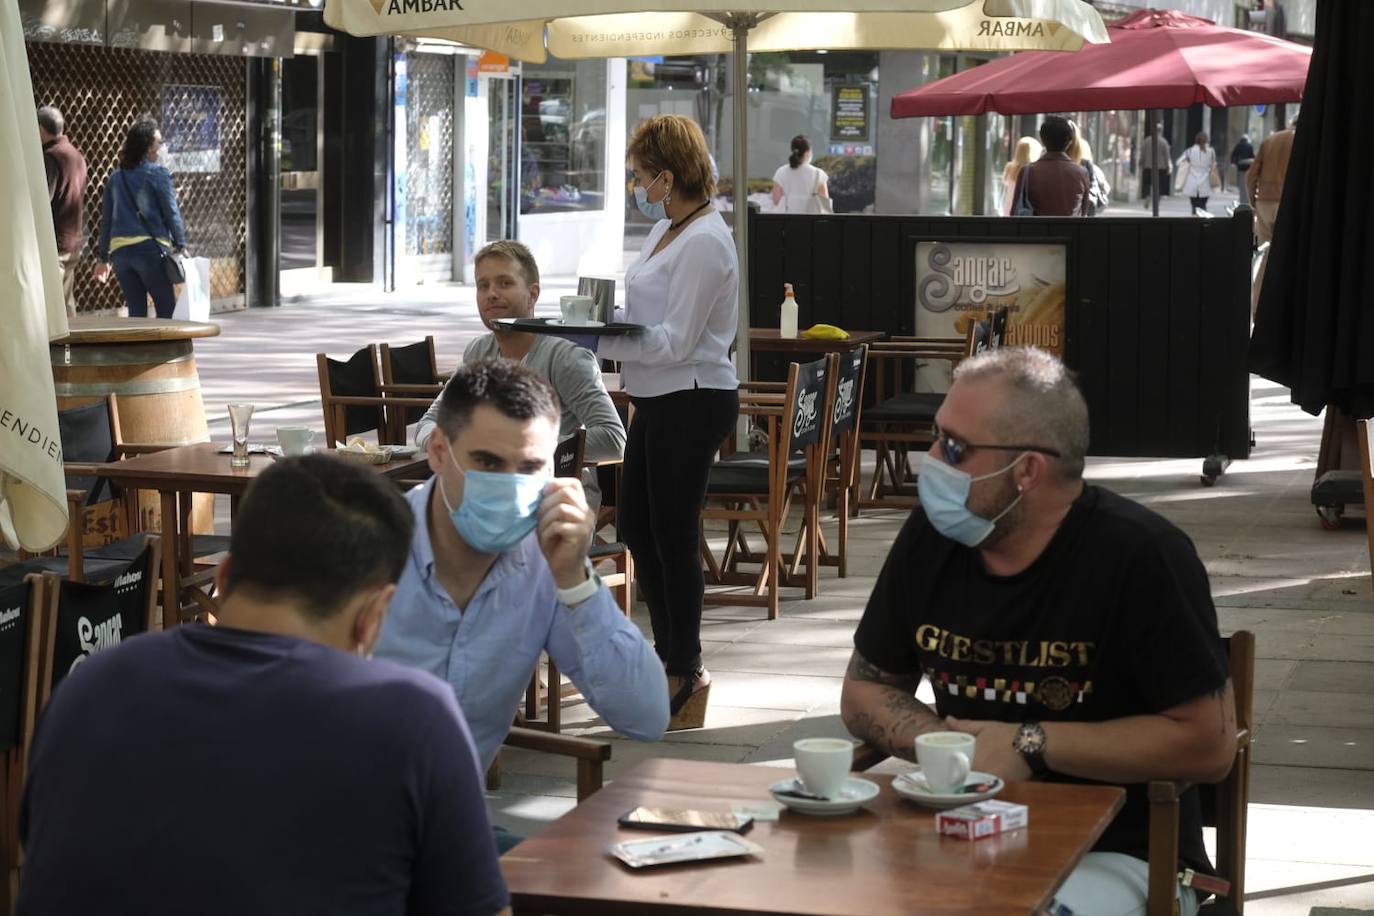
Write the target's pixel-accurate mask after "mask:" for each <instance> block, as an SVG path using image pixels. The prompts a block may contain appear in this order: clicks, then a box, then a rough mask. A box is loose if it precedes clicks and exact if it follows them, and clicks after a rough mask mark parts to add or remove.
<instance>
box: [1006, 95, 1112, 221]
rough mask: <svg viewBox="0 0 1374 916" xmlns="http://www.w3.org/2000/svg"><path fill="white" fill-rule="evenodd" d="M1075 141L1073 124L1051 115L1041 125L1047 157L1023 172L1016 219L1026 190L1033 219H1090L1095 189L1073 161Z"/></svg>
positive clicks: (1015, 200)
mask: <svg viewBox="0 0 1374 916" xmlns="http://www.w3.org/2000/svg"><path fill="white" fill-rule="evenodd" d="M1072 139H1073V129H1072V128H1071V127H1069V122H1068V121H1066V120H1064V119H1063V118H1061V117H1059V116H1058V115H1050V116H1049V117H1047V118H1045V120H1044V121H1043V122H1042V123H1041V124H1040V142H1041V143H1043V144H1045V153H1044V155H1043V156H1041V157H1040V158H1039V159H1037V160H1035V162H1033V163H1031V164H1030V165H1028V166H1026V167H1025V168H1023V169H1022V170H1021V174H1020V175H1019V176H1018V177H1017V179H1016V188H1015V190H1014V191H1012V198H1011V199H1012V201H1013V203H1012V211H1011V212H1012V215H1014V216H1025V215H1028V214H1025V213H1017V209H1016V208H1017V206H1018V205H1019V203H1020V200H1021V189H1022V188H1023V187H1024V188H1025V189H1026V199H1027V200H1028V201H1029V202H1030V205H1031V208H1032V210H1033V213H1031V214H1029V215H1032V216H1087V215H1088V189H1089V188H1090V187H1091V185H1092V181H1091V179H1090V178H1089V177H1088V175H1089V173H1088V170H1087V169H1085V168H1083V166H1081V165H1079V164H1078V163H1077V162H1074V161H1073V160H1072V159H1070V158H1069V156H1068V154H1067V153H1066V152H1065V150H1067V149H1068V147H1069V141H1070V140H1072Z"/></svg>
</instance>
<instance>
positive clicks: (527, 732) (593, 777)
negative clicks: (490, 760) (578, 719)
mask: <svg viewBox="0 0 1374 916" xmlns="http://www.w3.org/2000/svg"><path fill="white" fill-rule="evenodd" d="M505 744H506V746H507V747H517V748H522V749H524V750H527V751H540V752H542V753H546V754H557V755H558V756H560V757H572V758H574V759H575V760H576V761H577V800H578V802H582V801H585V800H586V799H587V798H588V797H589V796H591V795H592V794H594V793H595V792H596V791H597V790H598V789H600V788H601V785H602V783H603V782H604V781H605V776H604V772H603V768H604V767H605V764H606V761H607V760H610V759H611V745H610V743H609V742H606V741H598V740H596V739H595V738H579V737H577V736H575V735H560V734H556V733H554V732H546V731H539V730H537V729H533V728H522V727H520V726H518V725H517V726H514V727H512V728H511V730H510V731H509V732H507V734H506V740H505Z"/></svg>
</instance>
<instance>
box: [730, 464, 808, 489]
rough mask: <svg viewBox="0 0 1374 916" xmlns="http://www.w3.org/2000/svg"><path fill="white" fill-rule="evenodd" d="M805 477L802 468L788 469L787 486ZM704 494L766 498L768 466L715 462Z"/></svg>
mask: <svg viewBox="0 0 1374 916" xmlns="http://www.w3.org/2000/svg"><path fill="white" fill-rule="evenodd" d="M805 477H806V472H805V469H804V468H803V469H801V470H798V469H797V468H793V467H791V466H789V467H788V469H787V483H788V486H791V485H792V484H796V483H800V482H801V481H802V480H803V479H804V478H805ZM706 493H707V494H708V495H710V496H735V495H739V496H759V495H764V496H766V495H767V493H768V466H767V465H766V464H765V465H757V466H755V465H752V464H741V463H735V464H730V463H728V462H723V461H717V462H716V463H715V464H714V465H712V467H711V476H710V478H709V479H708V480H707V482H706Z"/></svg>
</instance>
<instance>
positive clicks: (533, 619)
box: [376, 478, 668, 769]
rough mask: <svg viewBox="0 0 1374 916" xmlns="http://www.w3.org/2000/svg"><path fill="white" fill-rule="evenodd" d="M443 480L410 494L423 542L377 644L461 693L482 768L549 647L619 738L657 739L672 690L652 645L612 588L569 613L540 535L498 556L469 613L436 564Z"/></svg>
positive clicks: (380, 653)
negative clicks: (435, 507)
mask: <svg viewBox="0 0 1374 916" xmlns="http://www.w3.org/2000/svg"><path fill="white" fill-rule="evenodd" d="M433 491H434V479H433V478H431V479H430V481H429V482H428V483H426V484H424V485H423V486H420V487H416V488H415V489H414V490H411V491H410V492H409V493H408V494H406V500H407V501H408V502H409V503H410V507H411V510H412V511H414V513H415V540H414V542H413V543H412V544H411V548H410V557H409V558H408V559H407V560H406V567H405V571H404V572H403V573H402V574H401V581H400V582H399V583H398V584H397V587H396V595H395V597H393V598H392V599H391V610H390V612H389V613H388V614H387V618H386V623H385V624H384V625H383V626H382V634H381V637H380V638H379V639H378V641H377V646H376V655H377V657H378V658H385V659H390V660H391V661H394V662H400V663H401V664H404V665H411V666H413V667H416V668H420V669H421V670H424V671H428V672H429V673H430V674H433V675H435V676H437V677H439V678H440V679H442V680H444V681H446V682H447V683H448V684H450V685H451V686H452V687H453V692H454V693H455V694H456V695H457V697H458V705H459V706H460V707H461V708H462V710H463V715H464V717H465V718H466V719H467V721H468V726H469V727H470V728H471V729H472V737H473V740H474V741H475V742H476V744H477V753H478V754H479V755H480V757H481V758H482V767H483V769H485V768H487V767H489V766H490V765H491V762H492V760H494V759H495V758H496V752H497V751H498V750H499V749H500V747H501V742H502V741H503V740H505V737H506V733H507V732H508V731H509V730H510V726H511V722H512V720H513V719H514V717H515V711H516V709H517V707H518V705H519V703H520V701H521V698H522V697H523V696H524V693H525V688H526V686H528V684H529V680H530V673H531V672H532V671H533V670H534V666H535V663H536V662H537V661H538V660H539V653H540V652H541V651H547V652H548V653H549V657H550V658H552V659H553V661H554V663H555V664H557V665H558V670H559V671H561V672H562V673H563V674H566V675H567V676H568V677H569V678H570V679H571V680H572V682H573V684H575V685H576V686H577V688H578V690H580V691H581V692H582V696H583V697H585V698H586V700H587V702H588V703H589V704H591V707H592V709H594V710H596V712H597V714H598V715H600V716H601V718H602V719H603V720H605V722H606V724H607V725H609V726H610V727H611V728H613V729H615V731H617V732H619V733H620V734H622V735H625V736H627V737H630V738H635V739H638V740H640V741H656V740H658V739H659V738H660V737H662V735H663V730H664V729H665V728H666V727H667V725H668V683H667V679H666V677H665V676H664V674H663V665H662V663H661V662H660V661H659V659H658V656H657V655H655V654H654V650H653V647H652V646H650V645H649V643H648V641H647V640H645V638H644V635H643V634H642V633H640V632H639V629H638V627H636V626H635V625H634V624H633V623H631V622H630V621H629V620H628V619H626V617H625V615H624V614H623V613H621V611H620V608H619V607H618V606H617V605H616V603H615V600H614V599H613V598H612V597H611V593H610V591H609V590H608V589H607V588H606V587H605V586H604V585H603V586H602V587H601V588H600V589H599V590H598V591H597V592H596V594H594V595H593V596H592V597H590V598H588V599H587V600H586V601H583V602H582V603H580V604H578V605H577V607H574V608H569V607H567V606H565V605H563V604H562V603H560V602H559V600H558V597H557V585H556V584H555V583H554V580H553V573H552V572H551V571H550V570H549V564H548V561H547V560H545V559H544V554H543V553H542V552H541V551H540V549H539V538H538V535H537V534H531V535H530V536H529V537H527V538H525V540H523V541H521V542H520V543H519V544H517V545H516V546H515V547H512V548H511V549H510V550H507V551H506V552H505V553H502V554H501V555H500V556H498V557H497V558H496V562H495V563H493V564H492V567H491V569H490V570H488V571H487V575H486V578H485V579H483V580H482V584H481V585H479V586H478V587H477V591H476V593H475V594H474V595H473V596H472V600H471V601H470V602H468V606H467V607H466V608H463V609H462V610H461V611H460V610H459V608H458V607H457V605H455V604H454V603H453V601H452V599H450V598H449V596H448V593H447V592H446V591H444V587H443V586H442V585H440V584H439V579H438V577H437V576H436V574H435V569H434V547H433V545H432V543H431V542H430V538H429V523H428V516H429V501H430V498H431V494H432V493H433Z"/></svg>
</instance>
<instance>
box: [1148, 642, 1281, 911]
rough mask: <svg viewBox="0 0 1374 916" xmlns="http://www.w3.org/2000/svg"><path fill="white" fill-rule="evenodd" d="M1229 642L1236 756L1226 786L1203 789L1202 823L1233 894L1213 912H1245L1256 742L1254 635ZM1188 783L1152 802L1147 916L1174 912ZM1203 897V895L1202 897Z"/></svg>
mask: <svg viewBox="0 0 1374 916" xmlns="http://www.w3.org/2000/svg"><path fill="white" fill-rule="evenodd" d="M1225 642H1226V654H1227V658H1228V659H1229V661H1230V668H1231V684H1232V687H1233V688H1234V690H1235V694H1236V756H1235V760H1234V761H1233V762H1232V764H1231V772H1230V773H1228V774H1227V775H1226V778H1225V779H1223V780H1222V781H1221V782H1218V783H1212V784H1206V785H1199V786H1197V789H1198V791H1199V793H1200V794H1201V800H1202V820H1203V823H1204V824H1205V825H1206V826H1209V827H1215V828H1216V831H1217V847H1216V848H1217V861H1216V866H1217V873H1218V874H1219V875H1220V876H1221V878H1222V880H1223V881H1224V882H1229V884H1230V888H1229V890H1228V891H1227V892H1226V894H1225V897H1224V898H1221V897H1219V898H1218V899H1216V900H1214V905H1215V909H1214V910H1213V912H1218V913H1224V912H1233V913H1236V914H1241V913H1244V912H1245V826H1246V820H1247V813H1248V807H1249V800H1250V744H1251V742H1252V741H1253V740H1254V729H1255V722H1254V687H1255V634H1254V633H1251V632H1250V631H1249V630H1237V631H1236V632H1235V633H1232V634H1231V635H1230V636H1229V637H1227V639H1226V640H1225ZM1188 788H1190V786H1189V784H1187V783H1177V782H1168V781H1156V782H1152V783H1150V785H1149V787H1148V792H1149V799H1150V877H1149V887H1150V893H1149V902H1148V906H1147V916H1170V914H1172V913H1173V912H1174V888H1175V885H1176V883H1177V882H1178V881H1179V880H1180V878H1182V879H1183V880H1184V881H1185V882H1186V881H1188V880H1189V875H1188V873H1187V872H1184V874H1183V875H1182V876H1180V875H1179V871H1178V803H1179V798H1180V797H1181V796H1182V795H1183V793H1184V792H1186V791H1187V790H1188ZM1201 896H1203V895H1202V894H1199V897H1201Z"/></svg>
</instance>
